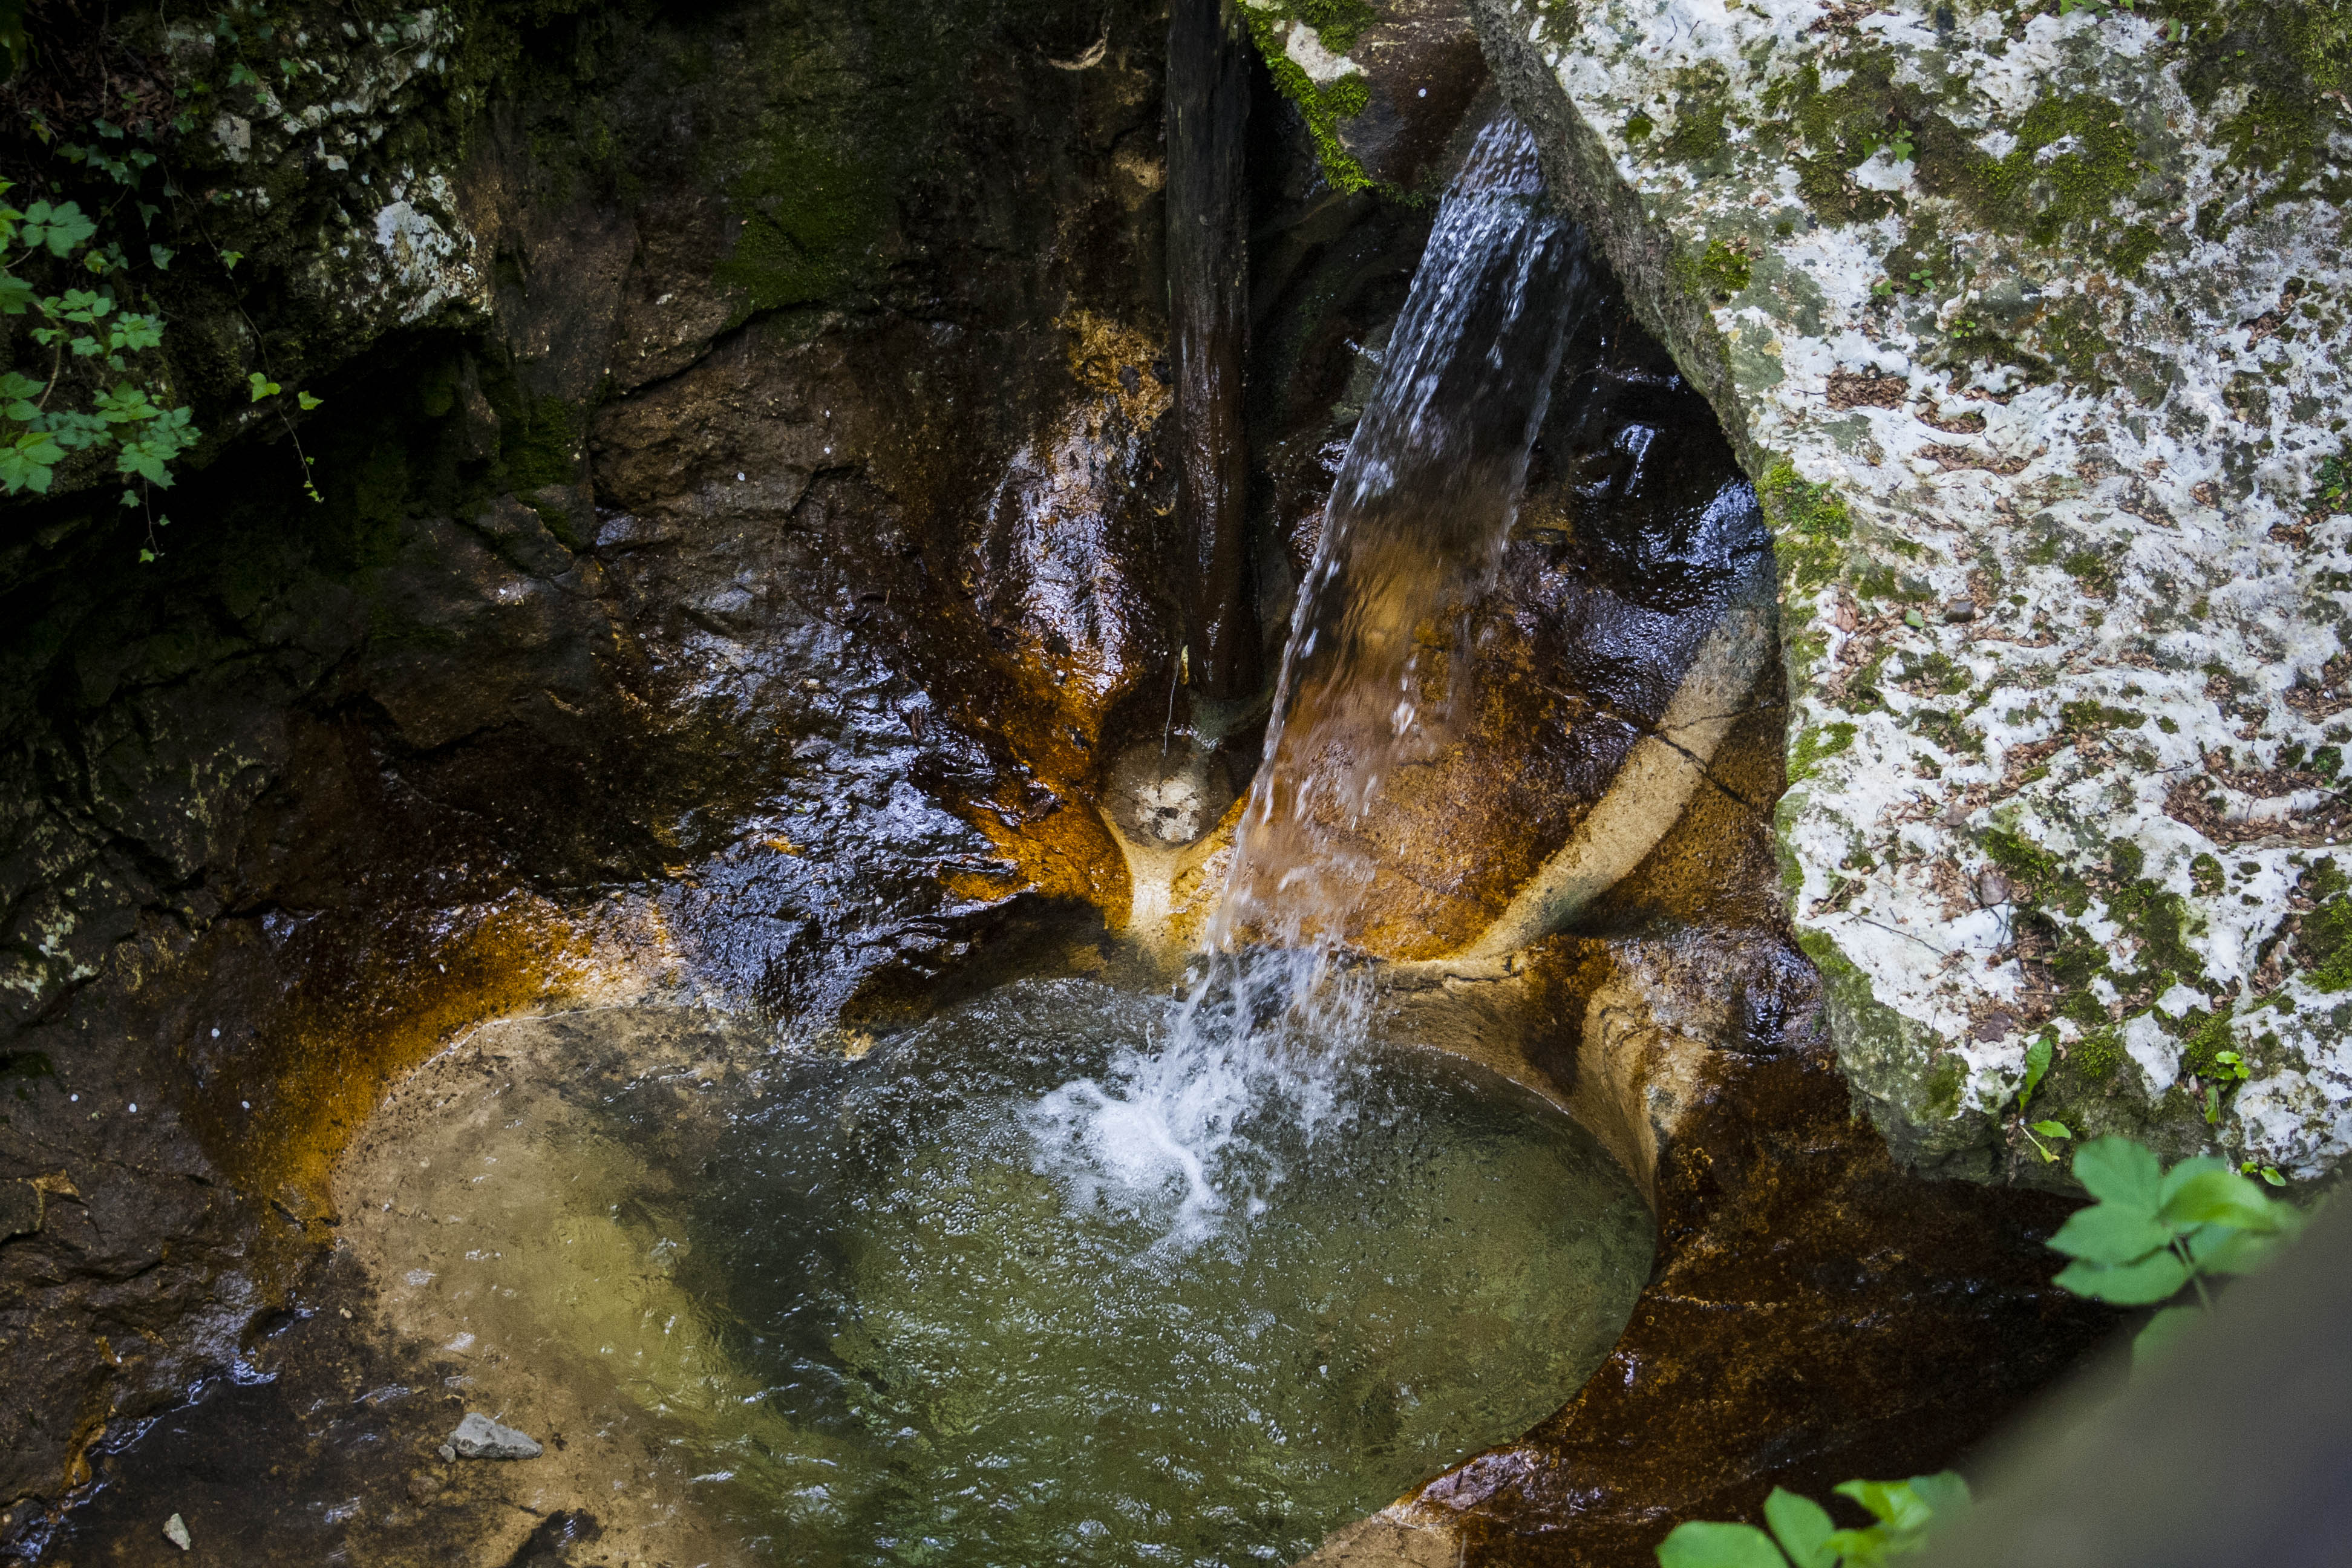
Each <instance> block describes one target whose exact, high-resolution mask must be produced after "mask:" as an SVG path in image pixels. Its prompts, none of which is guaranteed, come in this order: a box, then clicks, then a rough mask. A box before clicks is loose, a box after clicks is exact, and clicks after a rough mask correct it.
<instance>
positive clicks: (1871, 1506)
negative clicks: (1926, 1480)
mask: <svg viewBox="0 0 2352 1568" xmlns="http://www.w3.org/2000/svg"><path fill="white" fill-rule="evenodd" d="M1837 1494H1838V1496H1840V1497H1845V1498H1852V1499H1853V1500H1854V1501H1856V1502H1858V1503H1860V1504H1861V1505H1862V1506H1863V1507H1864V1508H1866V1509H1868V1510H1870V1511H1871V1513H1872V1515H1873V1516H1874V1517H1875V1518H1876V1519H1877V1520H1878V1521H1879V1522H1881V1523H1883V1524H1885V1526H1886V1527H1887V1528H1888V1529H1890V1530H1895V1531H1903V1532H1905V1533H1906V1534H1907V1533H1909V1532H1910V1531H1915V1530H1917V1529H1919V1528H1921V1527H1922V1526H1924V1525H1925V1524H1926V1523H1927V1521H1928V1520H1929V1519H1930V1518H1931V1517H1933V1515H1934V1513H1935V1510H1933V1509H1931V1508H1929V1507H1928V1506H1927V1500H1926V1499H1924V1498H1922V1497H1921V1496H1920V1495H1919V1494H1918V1493H1917V1492H1916V1491H1915V1490H1913V1489H1912V1487H1911V1483H1910V1482H1909V1481H1844V1482H1841V1483H1840V1484H1839V1486H1838V1487H1837Z"/></svg>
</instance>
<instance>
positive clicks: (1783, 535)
mask: <svg viewBox="0 0 2352 1568" xmlns="http://www.w3.org/2000/svg"><path fill="white" fill-rule="evenodd" d="M1756 500H1757V501H1758V502H1759V504H1760V505H1761V506H1762V507H1763V509H1764V515H1765V517H1766V518H1767V519H1768V520H1769V521H1770V522H1771V524H1772V531H1773V534H1774V536H1775V537H1776V539H1777V540H1778V542H1779V544H1780V569H1781V571H1782V573H1783V574H1785V576H1786V580H1787V581H1788V583H1789V584H1790V586H1792V587H1802V586H1805V585H1807V584H1815V583H1825V582H1828V581H1830V580H1831V579H1832V578H1834V577H1835V576H1836V575H1837V574H1838V571H1839V569H1840V567H1842V566H1843V564H1844V562H1845V546H1846V542H1847V541H1848V540H1849V539H1851V538H1852V537H1853V514H1852V513H1851V512H1850V511H1848V510H1847V509H1846V504H1845V501H1844V500H1843V499H1842V498H1841V497H1840V496H1839V495H1838V494H1837V492H1836V491H1835V490H1834V489H1832V487H1831V486H1829V485H1826V484H1819V485H1816V484H1809V483H1807V482H1806V480H1805V479H1804V476H1802V475H1801V474H1800V473H1798V472H1797V466H1796V465H1795V464H1794V463H1791V462H1790V461H1789V459H1787V458H1781V459H1780V460H1779V461H1778V462H1776V463H1774V464H1773V465H1772V466H1771V467H1770V468H1767V469H1765V471H1764V477H1763V478H1762V479H1759V480H1758V481H1757V483H1756Z"/></svg>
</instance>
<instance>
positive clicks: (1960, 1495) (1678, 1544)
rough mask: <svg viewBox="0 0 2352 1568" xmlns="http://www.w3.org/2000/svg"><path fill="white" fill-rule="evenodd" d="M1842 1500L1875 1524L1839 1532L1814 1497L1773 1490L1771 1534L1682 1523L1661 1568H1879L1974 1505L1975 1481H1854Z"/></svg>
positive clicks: (1768, 1518) (1768, 1514)
mask: <svg viewBox="0 0 2352 1568" xmlns="http://www.w3.org/2000/svg"><path fill="white" fill-rule="evenodd" d="M1837 1495H1838V1496H1840V1497H1843V1498H1850V1499H1852V1500H1853V1501H1855V1502H1858V1503H1860V1504H1861V1505H1862V1506H1863V1507H1864V1508H1865V1509H1867V1510H1870V1513H1871V1516H1872V1518H1873V1519H1874V1520H1875V1521H1876V1522H1875V1523H1874V1524H1872V1525H1870V1526H1869V1527H1868V1528H1866V1529H1863V1530H1840V1529H1839V1528H1838V1527H1837V1521H1835V1520H1832V1518H1831V1517H1830V1514H1829V1510H1827V1509H1825V1508H1823V1507H1822V1505H1821V1504H1819V1503H1817V1502H1815V1501H1813V1500H1812V1499H1811V1498H1807V1497H1800V1496H1798V1495H1797V1494H1796V1493H1795V1492H1792V1491H1786V1490H1783V1489H1780V1488H1779V1487H1774V1488H1773V1489H1772V1495H1771V1496H1770V1497H1769V1498H1766V1499H1765V1500H1764V1522H1765V1523H1766V1524H1768V1525H1769V1526H1771V1533H1770V1534H1769V1535H1768V1534H1766V1533H1765V1532H1764V1531H1761V1530H1759V1529H1758V1528H1757V1527H1756V1526H1754V1525H1752V1524H1718V1523H1714V1522H1711V1521H1699V1520H1694V1521H1690V1522H1688V1523H1685V1524H1678V1525H1676V1526H1675V1530H1674V1533H1673V1534H1671V1535H1669V1536H1667V1537H1666V1538H1665V1540H1664V1541H1663V1542H1659V1544H1658V1563H1659V1565H1660V1568H1880V1565H1881V1564H1883V1563H1887V1562H1889V1561H1891V1560H1893V1559H1894V1558H1896V1557H1907V1556H1910V1555H1911V1554H1912V1553H1914V1552H1918V1551H1919V1550H1920V1549H1921V1548H1923V1547H1925V1546H1926V1545H1927V1533H1928V1531H1929V1530H1930V1529H1932V1528H1934V1527H1936V1526H1937V1525H1940V1524H1948V1523H1949V1522H1950V1521H1952V1519H1953V1518H1955V1517H1956V1516H1958V1514H1960V1513H1962V1512H1964V1511H1965V1510H1967V1508H1968V1506H1969V1484H1968V1482H1966V1481H1964V1480H1962V1479H1960V1478H1959V1477H1958V1476H1957V1475H1955V1474H1953V1473H1952V1472H1951V1471H1949V1470H1946V1471H1944V1472H1943V1473H1942V1474H1940V1475H1933V1476H1913V1477H1912V1478H1911V1479H1909V1480H1907V1481H1847V1482H1845V1483H1844V1484H1843V1485H1842V1486H1840V1487H1839V1488H1837Z"/></svg>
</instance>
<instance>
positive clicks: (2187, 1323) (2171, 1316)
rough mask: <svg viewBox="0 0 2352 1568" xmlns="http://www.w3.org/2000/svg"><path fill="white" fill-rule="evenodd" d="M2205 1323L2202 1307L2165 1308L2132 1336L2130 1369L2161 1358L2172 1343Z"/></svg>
mask: <svg viewBox="0 0 2352 1568" xmlns="http://www.w3.org/2000/svg"><path fill="white" fill-rule="evenodd" d="M2203 1321H2205V1309H2204V1308H2202V1307H2167V1308H2166V1309H2164V1310H2162V1311H2161V1312H2158V1314H2157V1315H2156V1316H2155V1317H2153V1318H2150V1319H2149V1320H2148V1321H2147V1324H2146V1325H2145V1326H2144V1327H2142V1328H2141V1330H2140V1331H2139V1332H2138V1333H2137V1334H2134V1335H2133V1336H2132V1367H2133V1370H2135V1371H2137V1370H2138V1369H2139V1368H2141V1367H2144V1366H2147V1365H2148V1364H2149V1363H2152V1362H2154V1361H2156V1360H2157V1359H2158V1357H2160V1356H2162V1355H2163V1354H2164V1352H2165V1350H2166V1348H2167V1347H2168V1346H2169V1345H2170V1344H2171V1343H2172V1342H2173V1341H2175V1340H2177V1339H2179V1338H2180V1336H2181V1335H2183V1334H2185V1333H2187V1332H2188V1331H2189V1330H2191V1329H2193V1328H2195V1327H2196V1326H2197V1325H2198V1324H2200V1323H2201V1322H2203Z"/></svg>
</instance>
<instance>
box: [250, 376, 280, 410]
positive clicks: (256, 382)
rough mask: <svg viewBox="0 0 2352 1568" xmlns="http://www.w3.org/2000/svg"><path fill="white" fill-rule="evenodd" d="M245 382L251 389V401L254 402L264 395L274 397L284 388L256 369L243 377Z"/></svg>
mask: <svg viewBox="0 0 2352 1568" xmlns="http://www.w3.org/2000/svg"><path fill="white" fill-rule="evenodd" d="M245 384H247V386H249V387H251V388H252V389H253V398H252V401H254V402H256V403H258V402H260V401H261V400H262V399H263V398H265V397H275V396H277V395H278V394H279V393H281V392H283V391H285V390H286V389H285V388H284V387H282V386H280V385H278V384H277V383H276V382H274V381H272V380H270V379H269V378H268V376H266V375H264V374H261V373H260V372H259V371H255V372H254V373H253V374H251V375H248V376H247V377H246V378H245Z"/></svg>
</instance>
